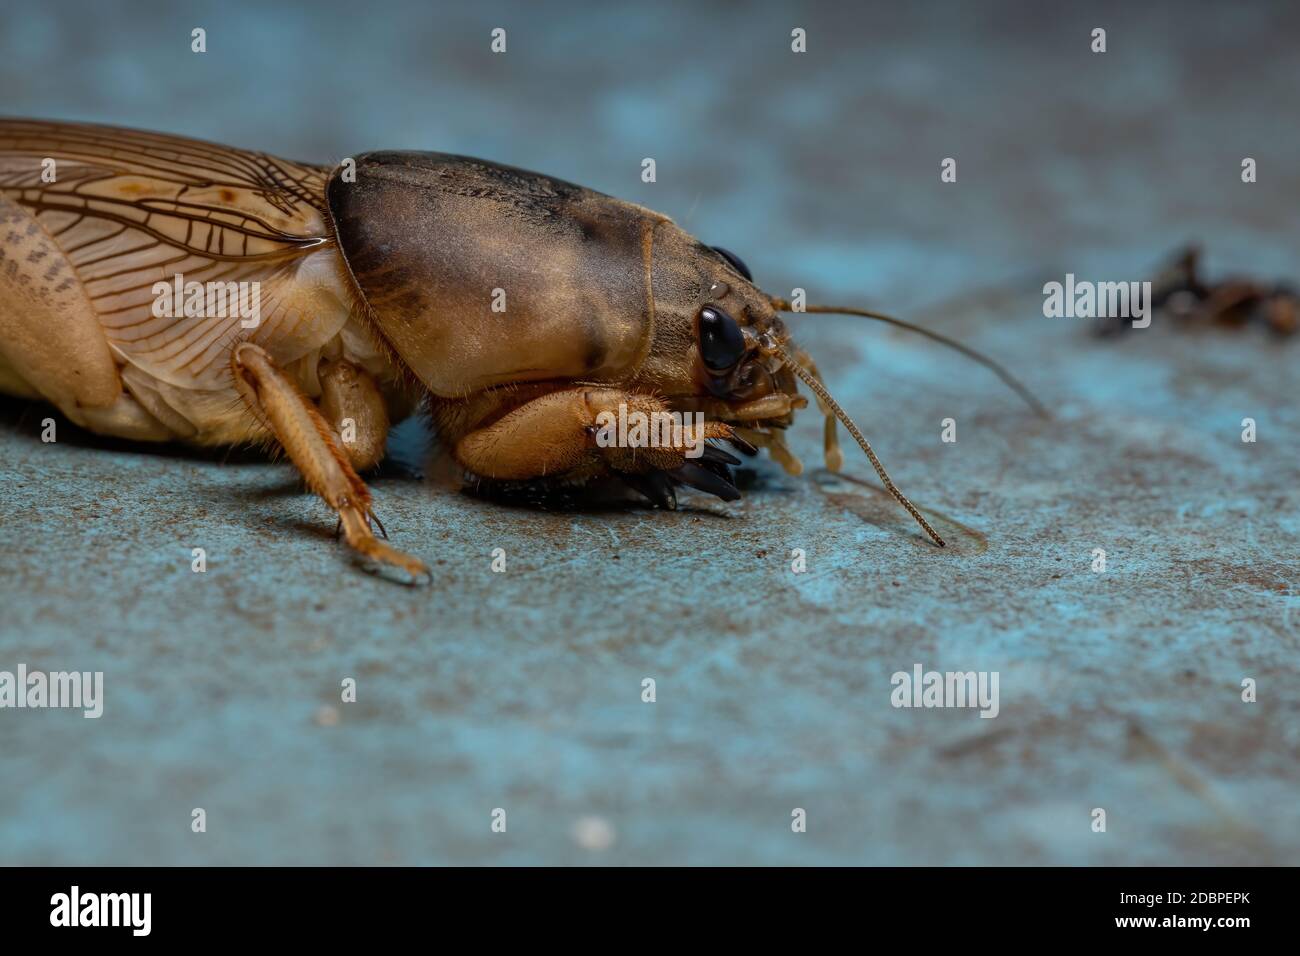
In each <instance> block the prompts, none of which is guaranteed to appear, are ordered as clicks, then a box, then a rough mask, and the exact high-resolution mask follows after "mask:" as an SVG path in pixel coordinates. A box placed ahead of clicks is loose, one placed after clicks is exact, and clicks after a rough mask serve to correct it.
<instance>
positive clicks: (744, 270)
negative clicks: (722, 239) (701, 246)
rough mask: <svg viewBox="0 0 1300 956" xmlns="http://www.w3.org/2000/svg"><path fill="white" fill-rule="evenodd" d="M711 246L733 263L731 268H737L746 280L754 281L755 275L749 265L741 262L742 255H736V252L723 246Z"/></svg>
mask: <svg viewBox="0 0 1300 956" xmlns="http://www.w3.org/2000/svg"><path fill="white" fill-rule="evenodd" d="M710 248H712V249H713V251H714V252H716V253H717V254H718V255H720V256H722V258H724V259H726V260H727V261H728V262H729V263H731V268H733V269H735V270H736V271H737V272H739V273H740V274H741V275H742V276H744V277H745V281H746V282H753V281H754V277H753V276H752V275H750V272H749V266H747V265H745V263H743V262H741V260H740V256H738V255H736V254H735V253H734V252H731V251H729V250H727V249H724V248H722V246H712V247H710Z"/></svg>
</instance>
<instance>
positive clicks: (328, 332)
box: [0, 119, 1037, 580]
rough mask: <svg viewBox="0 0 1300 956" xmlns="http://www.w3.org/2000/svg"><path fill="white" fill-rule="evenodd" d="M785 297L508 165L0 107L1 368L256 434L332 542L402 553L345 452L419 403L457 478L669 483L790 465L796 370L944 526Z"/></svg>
mask: <svg viewBox="0 0 1300 956" xmlns="http://www.w3.org/2000/svg"><path fill="white" fill-rule="evenodd" d="M790 310H791V306H790V304H789V303H788V302H786V301H784V300H781V299H778V298H774V297H772V296H769V295H767V294H765V293H764V292H762V291H761V290H760V289H759V288H758V287H757V286H755V285H754V283H753V282H752V279H751V276H750V274H749V270H748V269H747V268H746V267H745V266H744V264H743V263H742V262H741V261H740V259H738V258H737V257H736V256H734V255H733V254H731V253H729V252H726V251H725V250H722V249H719V248H715V247H710V246H707V245H704V244H703V243H701V242H699V241H697V240H696V239H694V238H692V237H691V236H690V235H688V234H687V233H686V232H684V231H683V230H682V229H680V228H678V227H677V226H676V225H675V224H674V223H673V222H672V221H671V220H670V219H669V218H668V217H666V216H663V215H660V214H659V213H656V212H652V211H651V210H649V209H646V208H643V207H641V206H638V205H635V204H632V203H628V202H623V201H620V200H618V199H614V198H612V197H609V196H606V195H603V194H601V193H597V192H594V191H592V190H590V189H586V188H583V187H581V186H576V185H573V184H571V183H567V182H564V181H562V180H558V179H553V178H551V177H548V176H543V175H539V174H536V173H531V172H527V171H524V170H520V169H515V168H512V167H508V166H502V165H497V164H495V163H490V162H484V161H482V160H477V159H470V158H467V157H462V156H453V155H448V154H441V153H424V152H396V151H387V152H370V153H365V154H362V155H359V156H357V157H355V159H354V160H353V161H352V162H351V163H344V164H341V165H340V166H339V167H334V168H329V167H324V166H316V165H309V164H304V163H297V162H291V161H288V160H284V159H279V158H276V157H273V156H270V155H267V154H264V153H258V152H251V151H246V150H240V149H234V148H230V147H225V146H219V145H216V144H212V143H206V142H200V141H197V140H191V139H185V138H181V137H176V136H169V135H163V134H156V133H146V132H139V131H134V130H125V129H118V128H113V127H107V126H97V125H90V124H79V123H62V122H43V121H36V120H19V119H12V120H0V392H4V393H7V394H10V395H16V396H20V397H25V398H31V399H44V400H46V401H48V402H50V403H52V404H53V405H55V406H56V407H57V408H58V409H59V410H60V411H61V412H62V413H63V414H64V415H65V416H66V417H67V418H69V419H70V420H72V421H73V422H75V423H76V424H78V425H80V426H82V427H84V428H86V429H89V430H90V431H93V432H95V433H98V434H103V435H111V436H117V437H121V438H127V439H134V440H140V441H177V440H178V441H183V442H188V443H193V444H198V445H207V446H213V445H237V444H244V443H257V442H263V443H268V444H278V445H279V446H280V447H282V448H283V450H284V452H285V453H286V454H287V455H288V457H289V458H290V459H291V460H292V461H293V463H294V465H296V466H297V468H298V470H299V471H300V472H301V473H302V476H303V477H304V479H305V480H306V482H307V484H308V486H309V487H310V488H311V489H312V490H313V491H314V492H316V493H317V494H319V495H320V496H321V497H322V498H323V499H324V500H325V502H326V503H327V504H328V505H329V507H330V508H331V509H333V510H334V511H335V512H336V513H337V515H338V521H339V526H340V529H341V531H342V533H343V535H344V537H345V539H346V541H347V543H348V544H349V545H351V547H352V548H354V549H355V550H356V551H357V552H359V553H360V554H361V555H363V556H364V557H365V558H368V559H371V560H372V561H374V562H377V563H379V564H381V565H389V566H393V567H395V568H399V569H401V570H403V571H405V572H406V573H408V574H409V575H410V576H411V578H412V580H415V579H418V578H419V577H421V576H424V575H427V574H428V569H427V567H426V565H425V564H424V563H423V562H421V561H419V560H418V559H416V558H414V557H411V556H409V555H407V554H404V553H402V552H401V551H399V550H397V549H396V548H394V547H393V546H391V545H390V544H389V543H388V542H387V541H386V540H383V539H382V538H381V537H377V536H376V534H375V529H376V528H377V529H378V530H379V532H380V534H381V535H382V536H383V538H387V535H386V534H385V533H384V531H383V526H382V525H381V524H379V522H378V519H377V518H376V516H375V514H374V511H373V506H372V501H371V496H370V492H369V490H368V489H367V487H366V485H365V483H364V482H363V481H362V479H361V478H360V477H359V474H358V473H359V472H364V471H366V470H367V469H369V468H372V467H373V466H375V465H376V464H377V463H378V462H379V461H380V460H381V458H382V457H383V455H384V451H385V442H386V438H387V434H388V431H389V427H390V426H391V425H392V424H393V423H394V422H396V421H398V420H400V419H402V418H404V417H406V416H408V415H410V414H412V413H413V412H414V411H416V410H417V409H418V408H419V407H420V406H421V405H422V404H423V405H424V407H426V408H427V410H428V413H429V415H430V417H431V419H432V422H433V425H434V427H435V429H436V431H437V433H438V437H439V440H440V441H441V442H442V444H443V445H444V446H445V447H446V448H447V449H448V450H449V451H450V453H451V455H452V456H453V457H454V459H455V461H456V462H457V463H458V465H459V466H460V467H461V468H462V469H463V470H464V472H465V474H466V476H467V477H469V478H471V479H473V480H477V481H480V482H487V483H492V484H501V485H508V484H510V483H528V482H540V483H542V484H543V485H545V486H547V487H554V486H558V485H568V486H582V485H587V484H589V483H592V482H596V481H604V480H610V479H619V480H621V481H623V482H624V483H626V484H627V485H630V486H631V487H633V488H634V489H636V490H637V491H638V492H640V493H641V494H643V495H644V496H646V497H647V498H648V499H649V500H651V501H652V502H654V503H656V504H659V505H661V506H664V507H669V508H671V507H675V506H676V497H675V488H676V487H678V486H683V485H684V486H688V487H692V488H695V489H697V490H700V491H704V492H707V493H710V494H713V495H716V496H718V497H719V498H722V499H724V500H733V499H735V498H738V497H739V493H738V492H737V490H736V488H735V486H734V484H733V482H732V476H731V472H730V470H729V468H730V466H732V465H735V464H738V463H739V461H740V460H739V459H737V458H735V457H734V456H733V455H731V454H729V453H728V452H726V451H724V450H722V449H721V448H719V447H718V446H717V444H716V442H719V441H727V442H730V443H732V444H733V445H735V446H736V447H737V448H738V449H740V450H742V451H743V452H746V453H748V454H753V453H755V452H756V450H757V449H759V448H766V449H767V450H768V451H769V453H770V454H771V455H772V457H773V458H775V459H776V460H777V461H779V462H780V463H781V464H783V465H784V466H785V468H786V469H787V471H790V472H792V473H797V472H798V471H799V470H800V468H801V466H800V465H799V463H798V461H797V459H796V458H795V457H794V456H793V455H792V454H791V452H790V451H789V449H788V448H787V446H786V444H785V441H784V438H783V435H784V431H785V429H786V428H787V427H788V426H789V425H790V423H791V422H792V421H793V415H794V413H795V411H796V410H798V409H799V408H802V407H804V406H805V405H806V400H805V399H804V398H802V397H801V396H800V395H799V393H798V383H799V382H801V381H802V382H803V383H804V384H805V385H806V386H807V387H808V388H809V389H810V390H811V391H812V392H813V394H814V396H815V397H816V400H817V402H818V404H819V406H820V408H821V411H822V413H823V414H824V415H825V418H826V428H825V436H824V437H825V456H826V462H827V465H828V466H829V467H830V468H831V469H832V470H838V468H839V467H840V465H841V462H842V456H841V453H840V450H839V447H838V443H837V439H836V422H837V420H838V421H839V422H840V423H842V424H843V425H844V426H845V428H847V429H848V431H849V432H850V433H851V434H852V436H853V438H854V439H855V440H856V441H857V442H858V444H859V445H861V447H862V449H863V450H864V451H865V452H866V454H867V455H868V457H869V458H870V459H871V463H872V465H873V466H874V467H875V469H876V471H877V472H878V473H879V475H880V478H881V480H882V481H883V483H884V485H885V488H886V489H887V490H888V491H889V493H890V494H891V495H893V496H894V498H896V499H897V500H898V502H899V503H900V504H902V505H903V507H905V508H906V509H907V510H908V512H909V513H910V514H911V515H912V517H913V518H915V519H916V520H917V522H918V523H920V525H921V526H922V527H923V528H924V529H925V531H926V532H927V533H928V534H929V536H930V537H931V538H932V539H933V540H934V541H935V542H936V543H937V544H939V545H942V544H943V541H942V539H941V538H940V537H939V535H938V534H937V533H936V532H935V530H934V529H933V528H932V527H931V526H930V524H929V523H928V522H927V521H926V519H925V518H924V517H923V516H922V515H921V513H920V512H919V511H918V510H917V509H916V508H915V507H914V506H913V505H912V504H911V502H909V501H908V500H907V498H905V497H904V496H903V494H902V493H901V492H900V491H899V490H898V489H897V487H895V485H894V483H893V481H892V480H891V479H890V478H889V476H888V475H887V474H886V472H885V470H884V468H883V467H882V466H881V464H880V462H879V460H878V459H877V458H876V455H875V453H874V452H873V451H872V449H871V446H870V445H869V444H868V443H867V441H866V439H865V438H864V437H863V436H862V433H861V432H860V431H859V430H858V428H857V426H856V425H855V424H854V423H853V422H852V420H851V419H850V418H849V417H848V415H846V414H845V412H844V410H843V409H842V408H840V406H839V405H838V404H837V403H836V402H835V400H834V399H833V398H832V397H831V395H830V393H829V392H828V391H827V390H826V387H825V385H824V384H823V383H822V381H821V376H820V374H819V373H818V371H817V367H816V365H815V364H814V363H813V361H812V360H811V358H809V356H808V355H807V354H806V353H804V352H803V351H802V350H801V349H799V348H798V347H797V346H796V345H795V343H794V342H793V341H792V340H791V338H790V334H789V332H788V331H787V330H786V327H785V325H784V323H783V322H782V320H781V318H780V313H781V312H787V311H790ZM806 311H808V312H832V311H834V312H851V313H855V314H859V315H864V316H867V317H869V318H875V319H881V320H883V321H886V322H892V323H894V324H897V325H904V326H906V327H909V328H914V329H916V330H917V331H920V332H922V334H925V335H928V336H929V337H931V338H933V339H936V340H938V341H941V342H944V343H945V344H947V345H950V346H952V347H954V348H958V349H960V350H961V351H963V352H965V353H966V354H968V355H971V356H973V357H975V358H976V359H977V360H979V361H981V362H983V363H984V364H986V365H988V366H989V367H991V368H993V369H994V371H996V372H997V373H998V374H999V375H1000V376H1001V377H1002V378H1003V379H1004V380H1005V381H1006V382H1007V383H1008V384H1009V385H1011V386H1012V387H1013V388H1015V389H1016V390H1017V391H1018V392H1019V393H1020V394H1021V395H1022V396H1023V397H1025V398H1026V400H1027V401H1030V402H1031V404H1035V405H1036V403H1035V402H1034V400H1033V399H1032V397H1031V396H1029V395H1028V393H1026V392H1025V390H1024V389H1023V387H1022V386H1020V384H1019V383H1018V382H1016V381H1015V380H1014V379H1013V378H1012V377H1011V376H1010V375H1009V374H1008V373H1007V372H1006V371H1005V370H1003V369H1002V368H1001V367H999V366H997V365H996V364H995V363H993V362H991V361H990V360H989V359H986V358H984V357H983V356H980V355H978V354H976V353H973V352H971V351H970V350H969V349H966V348H965V347H964V346H961V345H960V344H958V343H955V342H952V341H951V340H949V339H946V338H945V337H943V336H940V335H938V334H937V333H934V332H931V331H929V330H925V329H920V328H918V327H914V326H910V325H907V323H903V322H901V321H899V320H897V319H891V318H890V317H888V316H881V315H879V314H877V313H872V312H867V311H864V310H854V309H833V308H830V307H824V306H808V307H807V308H806ZM1036 407H1037V406H1036ZM620 409H622V410H623V411H624V412H628V411H630V412H639V413H641V414H642V415H646V416H653V415H658V414H662V413H665V412H673V413H679V414H684V413H698V414H701V415H702V416H703V419H702V420H697V423H696V424H694V425H690V426H687V427H686V428H685V429H683V430H681V432H680V434H678V435H676V436H675V438H674V441H673V442H670V443H668V444H660V445H658V446H655V447H618V446H607V445H605V444H603V443H602V442H601V441H599V440H598V438H599V435H598V428H597V423H598V422H601V421H608V420H609V419H608V417H607V416H609V415H612V414H615V413H618V412H619V410H620ZM708 442H714V443H715V444H708ZM693 448H697V449H699V452H698V457H695V456H692V455H689V454H688V452H690V451H691V450H692V449H693Z"/></svg>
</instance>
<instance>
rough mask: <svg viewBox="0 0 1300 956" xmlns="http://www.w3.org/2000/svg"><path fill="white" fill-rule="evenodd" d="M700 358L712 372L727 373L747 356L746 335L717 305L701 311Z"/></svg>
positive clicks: (707, 306)
mask: <svg viewBox="0 0 1300 956" xmlns="http://www.w3.org/2000/svg"><path fill="white" fill-rule="evenodd" d="M699 324H700V358H701V359H703V361H704V366H705V368H707V369H708V370H709V371H710V372H725V371H726V370H727V369H729V368H731V367H732V366H733V365H735V364H736V363H737V362H739V361H740V357H741V356H742V355H744V354H745V335H744V333H743V332H741V331H740V326H739V325H737V324H736V320H735V319H733V318H732V317H731V316H729V315H728V314H727V313H726V312H724V311H723V310H722V309H720V308H718V307H717V306H716V305H706V306H705V307H704V308H702V309H700V323H699Z"/></svg>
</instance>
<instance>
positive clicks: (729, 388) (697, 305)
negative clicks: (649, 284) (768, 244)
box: [636, 224, 803, 428]
mask: <svg viewBox="0 0 1300 956" xmlns="http://www.w3.org/2000/svg"><path fill="white" fill-rule="evenodd" d="M654 273H655V279H654V291H655V336H654V342H653V344H652V347H651V349H650V353H649V355H648V356H647V358H646V362H645V364H644V366H643V367H642V369H641V370H640V373H639V374H638V376H637V382H636V384H642V383H643V384H644V385H646V386H647V387H653V388H655V389H656V390H657V391H658V392H659V393H660V394H662V395H663V396H664V397H665V398H667V399H668V400H669V401H670V402H671V403H672V404H673V406H674V408H676V409H678V410H680V411H701V412H703V413H704V414H705V415H706V417H708V418H713V419H716V420H719V421H724V422H728V423H731V424H737V425H743V426H746V427H754V428H759V427H768V426H772V427H778V428H784V427H785V426H786V425H788V424H789V423H790V421H791V413H792V412H793V410H794V409H796V408H799V407H802V405H803V399H801V398H800V397H799V396H798V393H797V380H796V378H795V376H794V374H793V373H792V372H791V370H790V369H789V368H787V367H785V364H784V362H783V361H782V360H781V359H780V358H778V357H777V356H776V355H775V354H774V353H773V350H772V348H771V346H772V345H773V344H780V343H782V342H785V341H786V340H787V338H788V335H787V333H786V330H785V326H784V325H783V324H782V322H781V320H780V318H779V316H778V314H777V312H776V310H775V309H774V308H773V305H772V302H771V300H770V299H769V297H768V296H767V295H766V294H764V293H763V292H762V291H761V290H760V289H758V288H757V287H756V286H755V285H754V284H753V282H752V281H751V279H750V278H749V270H748V269H747V268H746V267H745V265H744V263H743V262H742V261H741V260H740V259H739V258H738V257H736V256H735V255H734V254H732V253H730V252H726V251H725V250H723V251H719V250H717V249H713V248H710V247H708V246H704V245H701V244H700V243H699V242H698V241H696V240H695V239H694V238H692V237H690V236H689V235H687V234H686V233H684V232H682V231H681V230H680V229H678V228H677V227H676V226H673V225H671V224H664V225H662V226H660V227H659V229H657V230H656V233H655V266H654Z"/></svg>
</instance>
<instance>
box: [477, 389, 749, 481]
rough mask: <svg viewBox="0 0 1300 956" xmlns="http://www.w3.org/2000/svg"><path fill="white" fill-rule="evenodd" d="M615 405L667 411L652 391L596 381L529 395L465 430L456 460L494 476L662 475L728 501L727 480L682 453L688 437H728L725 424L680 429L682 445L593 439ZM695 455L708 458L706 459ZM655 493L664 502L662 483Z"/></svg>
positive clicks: (647, 412) (625, 408) (633, 411)
mask: <svg viewBox="0 0 1300 956" xmlns="http://www.w3.org/2000/svg"><path fill="white" fill-rule="evenodd" d="M620 407H621V408H622V410H623V413H624V414H627V415H631V414H642V415H645V416H647V417H649V416H652V415H654V414H656V413H658V414H663V413H667V412H668V410H669V409H668V406H667V404H666V403H665V402H663V401H662V400H661V399H659V398H656V397H655V396H653V395H645V394H640V393H634V392H626V391H623V390H621V389H616V388H599V387H594V386H592V387H580V388H568V389H562V390H560V391H556V392H550V393H548V394H546V395H542V396H540V397H539V398H535V399H533V400H532V401H530V402H527V403H525V404H524V405H521V406H520V407H519V408H516V409H515V410H514V411H512V412H510V413H509V414H508V415H506V416H505V417H503V418H501V419H499V420H497V421H496V422H493V423H492V424H491V425H488V426H486V427H484V428H479V429H476V430H475V431H472V432H470V433H469V434H468V435H466V436H465V437H464V438H462V439H461V440H460V441H459V442H457V444H456V458H457V460H458V461H459V462H460V463H461V464H462V465H464V466H465V467H466V468H467V469H468V470H470V471H471V472H473V473H475V474H477V475H480V476H482V477H484V478H492V479H497V480H525V479H529V478H544V477H547V476H552V475H563V474H565V473H567V472H571V471H574V470H576V469H579V468H581V467H583V466H591V465H593V464H595V465H598V466H599V465H604V466H605V468H607V469H608V470H610V471H613V472H615V473H617V474H621V475H632V476H646V475H650V474H656V473H663V474H666V475H667V476H668V477H669V478H670V479H671V480H673V481H675V482H677V483H679V484H687V485H691V486H692V487H696V488H699V489H700V490H702V491H707V492H709V493H710V494H717V495H718V496H719V497H724V498H727V499H728V500H730V499H731V497H733V496H735V497H738V495H735V489H734V488H731V487H730V483H729V482H724V483H722V484H720V483H719V481H720V480H721V479H718V480H714V479H712V478H710V477H709V475H712V474H713V473H712V472H710V471H709V470H708V469H707V468H703V467H700V466H698V465H697V463H696V462H693V461H691V460H690V459H688V458H687V456H686V451H687V450H688V445H687V440H688V439H689V442H690V443H691V444H692V445H694V444H695V443H697V442H703V441H705V440H707V439H713V438H729V437H731V429H730V427H728V426H727V425H725V424H724V423H722V422H716V421H712V422H704V423H703V424H701V425H690V426H686V427H687V428H689V429H690V433H689V435H687V434H686V433H685V430H684V431H683V435H682V438H683V441H682V443H681V445H680V446H663V445H659V446H650V447H645V446H642V447H618V446H617V445H611V446H609V447H601V446H600V445H599V444H598V443H597V438H596V433H597V431H598V429H599V416H600V415H601V413H602V412H608V413H610V414H611V415H615V416H616V415H618V414H619V410H620ZM701 460H702V461H706V462H707V461H708V458H702V459H701ZM702 472H707V473H708V474H703V473H702ZM715 477H716V476H715ZM658 484H660V483H659V482H658V481H657V480H656V481H655V485H656V486H657V485H658ZM724 484H725V485H726V487H724ZM632 485H633V487H637V488H638V490H641V489H640V487H639V486H641V485H644V482H640V481H635V480H634V481H633V482H632ZM646 487H647V488H648V487H650V486H646ZM656 491H657V492H660V493H659V494H653V493H647V492H643V493H645V494H646V496H647V497H649V498H651V499H652V500H658V501H666V500H668V498H667V495H664V494H662V493H661V492H662V488H658V487H656Z"/></svg>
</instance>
